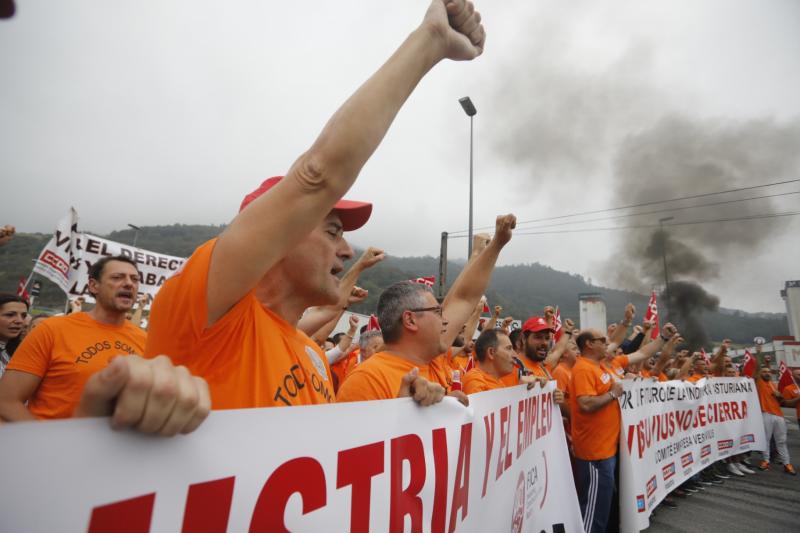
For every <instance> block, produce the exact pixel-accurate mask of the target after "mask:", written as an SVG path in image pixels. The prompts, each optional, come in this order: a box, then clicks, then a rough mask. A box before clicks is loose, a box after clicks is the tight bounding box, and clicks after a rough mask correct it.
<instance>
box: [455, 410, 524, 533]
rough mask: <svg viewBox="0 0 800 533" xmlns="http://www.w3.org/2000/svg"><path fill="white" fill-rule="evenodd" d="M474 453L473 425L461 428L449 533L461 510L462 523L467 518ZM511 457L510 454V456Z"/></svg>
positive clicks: (465, 425)
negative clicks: (472, 452) (470, 464)
mask: <svg viewBox="0 0 800 533" xmlns="http://www.w3.org/2000/svg"><path fill="white" fill-rule="evenodd" d="M471 451H472V424H471V423H470V424H464V425H463V426H461V441H460V443H459V447H458V466H457V467H456V480H455V484H454V485H453V502H452V504H451V506H450V527H449V529H448V533H453V531H455V529H456V513H457V511H458V510H459V509H461V521H462V522H463V521H464V520H466V518H467V512H468V504H469V458H470V452H471ZM509 455H510V454H509Z"/></svg>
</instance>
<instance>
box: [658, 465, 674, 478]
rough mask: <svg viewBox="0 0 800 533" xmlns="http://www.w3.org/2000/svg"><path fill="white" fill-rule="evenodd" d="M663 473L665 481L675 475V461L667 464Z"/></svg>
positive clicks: (662, 470)
mask: <svg viewBox="0 0 800 533" xmlns="http://www.w3.org/2000/svg"><path fill="white" fill-rule="evenodd" d="M661 475H662V476H663V477H664V481H666V480H668V479H669V478H671V477H672V476H674V475H675V462H674V461H673V462H671V463H670V464H668V465H667V466H665V467H663V468H662V469H661Z"/></svg>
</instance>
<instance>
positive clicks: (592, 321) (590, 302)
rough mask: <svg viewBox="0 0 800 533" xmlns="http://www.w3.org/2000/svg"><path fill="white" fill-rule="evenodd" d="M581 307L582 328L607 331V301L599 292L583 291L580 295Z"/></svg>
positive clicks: (579, 302)
mask: <svg viewBox="0 0 800 533" xmlns="http://www.w3.org/2000/svg"><path fill="white" fill-rule="evenodd" d="M578 306H579V308H580V326H579V327H580V329H581V330H584V329H587V328H593V329H598V330H600V331H602V332H604V333H605V331H606V326H607V324H606V303H605V302H604V301H603V297H602V296H601V295H600V294H598V293H582V294H579V295H578Z"/></svg>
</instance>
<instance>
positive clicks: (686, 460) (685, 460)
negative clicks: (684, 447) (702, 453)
mask: <svg viewBox="0 0 800 533" xmlns="http://www.w3.org/2000/svg"><path fill="white" fill-rule="evenodd" d="M692 463H694V457H692V452H689V453H685V454H683V455H681V466H682V467H684V468H686V467H687V466H689V465H690V464H692Z"/></svg>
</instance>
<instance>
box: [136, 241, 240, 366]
mask: <svg viewBox="0 0 800 533" xmlns="http://www.w3.org/2000/svg"><path fill="white" fill-rule="evenodd" d="M216 242H217V240H216V239H212V240H210V241H208V242H206V243H205V244H203V245H201V246H199V247H198V248H197V249H196V250H195V251H194V253H193V254H192V256H191V257H190V258H189V259H188V260H187V261H186V263H184V264H183V265H182V267H181V269H180V270H179V271H178V272H177V273H176V274H175V275H173V276H172V277H171V278H170V279H168V280H167V281H166V282H165V283H164V285H163V286H162V287H161V290H160V291H159V293H158V295H156V298H155V300H154V301H153V307H152V309H151V311H150V320H149V322H148V338H147V346H146V348H145V356H146V357H155V356H156V355H158V354H159V353H162V352H164V353H167V352H170V351H172V350H170V349H169V348H170V347H171V346H172V345H173V344H174V341H175V339H176V338H178V339H186V340H191V341H197V340H198V339H199V338H200V336H201V335H202V334H203V332H204V331H205V329H206V323H207V321H208V268H209V265H210V264H211V254H212V253H213V251H214V246H215V244H216ZM228 313H230V311H229V312H228ZM221 320H222V319H220V320H219V321H217V323H219V322H220V321H221ZM165 347H166V349H165ZM170 356H171V357H174V354H172V353H170Z"/></svg>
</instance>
